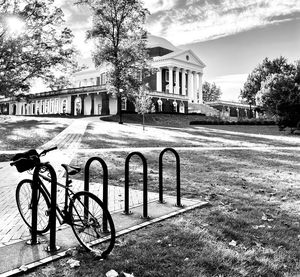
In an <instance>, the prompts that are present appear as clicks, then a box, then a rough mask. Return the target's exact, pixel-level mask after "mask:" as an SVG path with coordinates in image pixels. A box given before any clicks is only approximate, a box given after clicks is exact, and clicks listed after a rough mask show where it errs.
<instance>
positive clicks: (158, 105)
mask: <svg viewBox="0 0 300 277" xmlns="http://www.w3.org/2000/svg"><path fill="white" fill-rule="evenodd" d="M162 104H163V103H162V101H161V99H158V100H157V107H158V112H162V111H163V109H162Z"/></svg>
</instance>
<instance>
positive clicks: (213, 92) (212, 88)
mask: <svg viewBox="0 0 300 277" xmlns="http://www.w3.org/2000/svg"><path fill="white" fill-rule="evenodd" d="M202 93H203V101H205V102H213V101H217V100H219V99H220V97H221V94H222V92H221V89H220V87H217V86H216V84H215V83H212V84H210V83H209V82H206V81H205V82H204V83H203V85H202Z"/></svg>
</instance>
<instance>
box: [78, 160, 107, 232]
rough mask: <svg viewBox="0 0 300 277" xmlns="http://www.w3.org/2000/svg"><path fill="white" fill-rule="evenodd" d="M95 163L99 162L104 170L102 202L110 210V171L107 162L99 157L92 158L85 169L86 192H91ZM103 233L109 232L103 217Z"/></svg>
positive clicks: (86, 204) (85, 202) (105, 219)
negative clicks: (93, 165) (91, 176)
mask: <svg viewBox="0 0 300 277" xmlns="http://www.w3.org/2000/svg"><path fill="white" fill-rule="evenodd" d="M93 161H98V162H99V163H100V164H101V166H102V170H103V195H102V197H103V198H102V199H103V200H102V202H103V205H104V207H105V208H106V209H107V210H108V169H107V165H106V163H105V161H104V160H103V159H101V158H99V157H92V158H90V159H89V160H88V161H87V162H86V164H85V167H84V190H85V191H89V190H90V166H91V164H92V162H93ZM84 205H85V206H86V207H88V203H87V199H85V201H84ZM102 224H103V232H106V231H107V218H106V217H105V216H104V217H103V222H102Z"/></svg>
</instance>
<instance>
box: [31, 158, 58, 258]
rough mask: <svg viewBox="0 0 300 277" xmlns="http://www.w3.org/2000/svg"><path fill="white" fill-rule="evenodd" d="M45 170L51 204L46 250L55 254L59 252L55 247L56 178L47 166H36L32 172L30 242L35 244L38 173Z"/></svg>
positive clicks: (51, 168)
mask: <svg viewBox="0 0 300 277" xmlns="http://www.w3.org/2000/svg"><path fill="white" fill-rule="evenodd" d="M42 167H43V168H46V171H48V172H49V174H50V176H51V177H50V178H51V197H50V198H51V204H50V214H49V222H50V244H49V246H48V247H47V248H46V250H47V251H49V252H55V251H57V250H59V248H60V247H59V246H57V245H56V204H57V203H56V202H57V201H56V194H57V177H56V173H55V170H54V168H53V167H52V166H51V165H50V164H49V163H45V164H39V165H37V166H36V168H35V169H34V172H33V189H32V198H33V207H32V233H31V241H32V244H36V243H37V204H38V203H37V194H38V186H39V172H40V170H41V168H42Z"/></svg>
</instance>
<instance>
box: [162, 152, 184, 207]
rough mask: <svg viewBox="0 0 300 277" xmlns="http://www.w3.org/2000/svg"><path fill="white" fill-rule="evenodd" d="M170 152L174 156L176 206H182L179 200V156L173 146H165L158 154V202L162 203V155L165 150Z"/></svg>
mask: <svg viewBox="0 0 300 277" xmlns="http://www.w3.org/2000/svg"><path fill="white" fill-rule="evenodd" d="M168 151H169V152H172V153H173V154H174V156H175V158H176V188H177V201H176V206H178V207H182V204H181V200H180V158H179V154H178V153H177V151H176V150H175V149H173V148H170V147H169V148H165V149H164V150H162V151H161V152H160V154H159V176H158V178H159V202H160V203H164V200H163V155H164V154H165V153H166V152H168Z"/></svg>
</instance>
